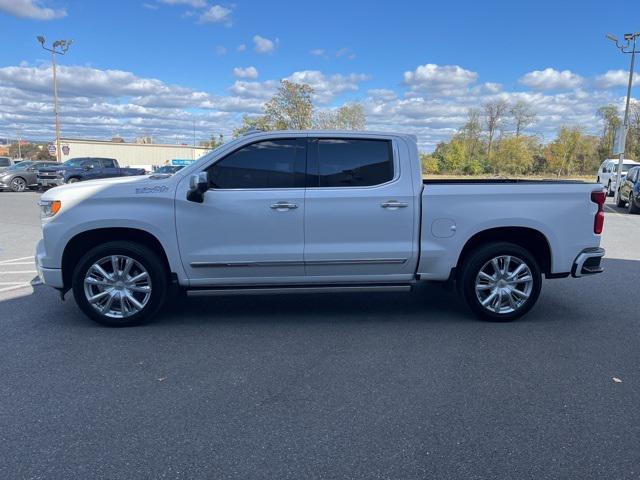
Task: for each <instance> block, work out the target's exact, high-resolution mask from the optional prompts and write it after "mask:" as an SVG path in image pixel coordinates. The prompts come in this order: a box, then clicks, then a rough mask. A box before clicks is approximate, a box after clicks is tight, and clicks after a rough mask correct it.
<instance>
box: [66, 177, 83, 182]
mask: <svg viewBox="0 0 640 480" xmlns="http://www.w3.org/2000/svg"><path fill="white" fill-rule="evenodd" d="M79 181H80V179H79V178H77V177H71V178H70V179H69V180H67V181H66V182H65V183H76V182H79Z"/></svg>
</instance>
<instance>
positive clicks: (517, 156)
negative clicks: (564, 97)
mask: <svg viewBox="0 0 640 480" xmlns="http://www.w3.org/2000/svg"><path fill="white" fill-rule="evenodd" d="M597 116H598V117H599V118H600V119H601V121H602V125H603V128H602V131H601V133H600V135H588V134H585V133H584V131H583V129H582V127H581V126H578V125H565V126H562V127H560V129H559V130H558V132H557V134H556V136H555V138H554V139H553V140H552V141H550V142H548V143H543V142H542V141H541V139H540V138H539V137H537V136H535V135H526V134H525V133H524V132H525V131H526V129H527V127H529V126H531V125H533V124H534V123H535V122H536V119H537V118H536V117H537V116H536V114H535V112H534V111H533V110H532V108H531V106H530V105H528V104H527V103H525V102H522V101H518V102H516V103H514V104H509V103H507V102H506V101H504V100H499V101H495V102H489V103H487V104H485V105H484V106H483V108H482V109H470V110H469V111H468V112H467V119H466V122H465V123H464V124H463V125H462V126H461V127H460V128H459V129H458V131H457V132H456V133H455V134H454V135H453V136H452V137H451V139H450V140H449V141H447V142H441V143H439V144H438V145H437V147H436V149H435V151H434V152H433V153H431V154H422V155H421V159H422V167H423V172H424V173H425V174H454V175H483V174H484V175H510V176H513V175H554V176H557V177H560V176H572V175H593V174H594V173H595V172H596V170H597V169H598V167H599V165H600V163H601V162H602V161H603V160H604V159H605V158H611V157H613V148H614V141H615V136H616V132H617V130H618V128H619V127H620V126H621V125H622V119H621V114H620V111H619V110H618V107H617V106H615V105H606V106H603V107H601V108H599V109H598V111H597ZM625 157H627V158H632V159H638V158H640V102H635V103H633V104H632V106H631V110H630V129H629V134H628V137H627V146H626V155H625Z"/></svg>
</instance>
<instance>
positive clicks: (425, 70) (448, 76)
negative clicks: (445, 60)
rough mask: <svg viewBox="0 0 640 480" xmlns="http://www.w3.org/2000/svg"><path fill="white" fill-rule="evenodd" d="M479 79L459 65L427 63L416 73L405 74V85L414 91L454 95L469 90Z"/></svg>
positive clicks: (419, 67)
mask: <svg viewBox="0 0 640 480" xmlns="http://www.w3.org/2000/svg"><path fill="white" fill-rule="evenodd" d="M477 79H478V74H477V73H476V72H472V71H470V70H465V69H464V68H462V67H460V66H458V65H443V66H441V65H436V64H435V63H426V64H424V65H420V66H418V67H417V68H416V69H415V70H414V71H407V72H404V83H405V85H408V86H409V87H410V88H411V90H413V91H416V92H418V91H432V92H437V93H439V94H453V93H455V92H459V91H461V90H463V89H465V88H467V87H468V86H469V85H470V84H472V83H474V82H475V81H476V80H477Z"/></svg>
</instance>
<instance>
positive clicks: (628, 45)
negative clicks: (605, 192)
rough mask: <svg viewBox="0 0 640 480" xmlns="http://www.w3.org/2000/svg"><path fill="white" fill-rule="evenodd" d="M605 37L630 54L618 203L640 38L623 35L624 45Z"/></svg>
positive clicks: (629, 34) (619, 161) (612, 36)
mask: <svg viewBox="0 0 640 480" xmlns="http://www.w3.org/2000/svg"><path fill="white" fill-rule="evenodd" d="M606 37H607V38H608V39H609V40H611V41H612V42H615V44H616V47H618V49H619V50H620V51H621V52H622V53H630V54H631V66H630V67H629V83H628V84H627V101H626V105H625V108H624V121H623V122H622V131H621V132H620V136H619V137H618V138H619V145H620V146H619V150H620V152H619V153H620V157H619V160H618V169H617V172H616V189H615V196H614V201H615V202H616V203H617V202H618V192H619V191H620V183H621V181H622V164H623V162H624V149H625V148H624V147H625V143H626V137H627V132H628V130H629V102H630V100H631V87H632V86H633V74H634V70H635V66H636V53H638V52H637V51H636V40H637V38H638V37H640V32H636V33H625V34H624V41H625V43H624V44H620V42H619V41H618V38H617V37H616V36H615V35H611V34H610V33H607V35H606Z"/></svg>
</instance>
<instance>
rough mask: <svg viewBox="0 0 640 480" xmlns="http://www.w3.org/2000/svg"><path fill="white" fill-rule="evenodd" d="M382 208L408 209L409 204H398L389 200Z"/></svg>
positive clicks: (382, 204)
mask: <svg viewBox="0 0 640 480" xmlns="http://www.w3.org/2000/svg"><path fill="white" fill-rule="evenodd" d="M380 206H381V207H382V208H406V207H408V206H409V204H408V203H407V202H398V201H396V200H389V201H388V202H383V203H381V204H380Z"/></svg>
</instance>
